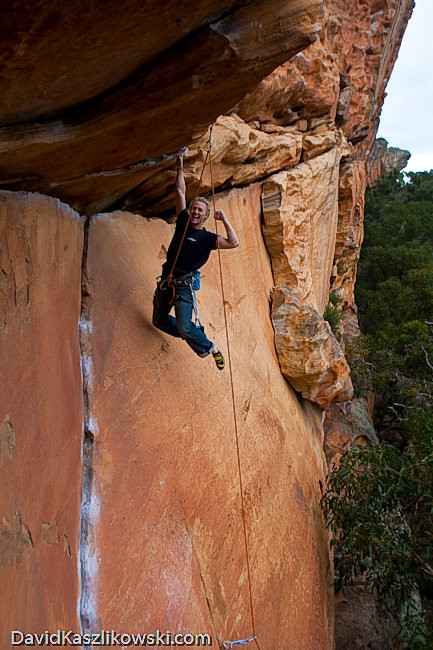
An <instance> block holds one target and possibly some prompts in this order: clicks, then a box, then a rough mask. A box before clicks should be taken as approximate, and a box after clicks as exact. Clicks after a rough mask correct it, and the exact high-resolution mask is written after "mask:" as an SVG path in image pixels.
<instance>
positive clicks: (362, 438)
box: [323, 398, 378, 464]
mask: <svg viewBox="0 0 433 650" xmlns="http://www.w3.org/2000/svg"><path fill="white" fill-rule="evenodd" d="M370 411H371V409H370V408H369V405H368V403H367V401H366V400H365V399H364V398H356V399H352V400H350V401H349V402H346V403H344V404H333V405H332V406H330V407H329V408H327V409H326V411H325V420H324V422H323V428H324V431H325V453H326V457H327V459H328V462H329V464H331V463H332V462H333V461H335V460H338V457H339V456H341V454H342V453H343V452H344V451H345V450H346V449H348V448H349V447H351V446H352V445H353V444H356V445H358V444H369V445H377V444H378V438H377V435H376V432H375V430H374V427H373V422H372V419H371V412H370Z"/></svg>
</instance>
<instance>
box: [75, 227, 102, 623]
mask: <svg viewBox="0 0 433 650" xmlns="http://www.w3.org/2000/svg"><path fill="white" fill-rule="evenodd" d="M89 227H90V218H87V219H86V222H85V225H84V246H83V261H82V268H81V315H80V320H79V341H80V356H81V373H82V381H83V405H84V407H83V408H84V418H83V447H82V468H83V469H82V472H83V473H82V487H81V512H80V538H79V553H78V574H79V584H80V590H79V596H78V603H77V607H78V617H79V619H80V624H81V629H82V633H83V634H86V633H90V632H92V631H93V630H94V629H95V628H96V627H97V624H98V622H97V615H96V609H97V602H96V582H97V576H98V568H99V553H98V548H97V546H96V538H95V527H96V525H97V523H98V519H99V499H98V497H97V495H96V492H95V485H94V477H93V458H94V449H95V436H96V435H97V433H98V426H97V423H96V420H95V419H94V418H93V417H92V415H91V407H90V397H91V390H92V362H91V354H90V353H91V340H90V337H91V334H92V322H91V320H90V308H91V294H90V292H89V280H88V277H87V250H88V239H89Z"/></svg>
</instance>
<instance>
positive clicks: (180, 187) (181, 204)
mask: <svg viewBox="0 0 433 650" xmlns="http://www.w3.org/2000/svg"><path fill="white" fill-rule="evenodd" d="M185 194H186V185H185V177H184V175H183V156H182V154H179V156H178V157H177V174H176V217H178V216H179V213H180V212H182V210H185V208H186V198H185Z"/></svg>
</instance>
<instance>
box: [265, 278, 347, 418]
mask: <svg viewBox="0 0 433 650" xmlns="http://www.w3.org/2000/svg"><path fill="white" fill-rule="evenodd" d="M272 323H273V325H274V329H275V346H276V348H277V354H278V360H279V362H280V366H281V372H282V373H283V375H284V376H285V377H286V379H288V381H289V382H290V384H291V385H292V386H293V387H294V388H295V389H296V390H297V391H299V392H300V393H301V394H302V396H303V397H305V398H306V399H309V400H311V401H312V402H316V403H317V404H320V405H321V406H326V405H328V404H333V403H336V402H345V401H347V400H349V399H350V398H351V397H352V395H353V388H352V382H351V380H350V377H349V374H350V371H349V366H348V365H347V363H346V360H345V358H344V355H343V352H342V350H341V348H340V346H339V344H338V341H337V339H336V338H335V336H334V335H333V333H332V331H331V327H330V326H329V324H328V323H327V322H326V321H324V320H323V318H322V317H321V316H320V314H318V313H317V311H316V310H315V309H313V308H312V307H308V306H306V305H305V303H304V302H303V301H302V300H301V299H300V296H299V295H298V294H296V292H294V291H292V290H291V289H289V287H286V286H284V285H280V286H277V287H276V288H275V289H274V291H273V294H272Z"/></svg>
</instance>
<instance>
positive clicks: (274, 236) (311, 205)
mask: <svg viewBox="0 0 433 650" xmlns="http://www.w3.org/2000/svg"><path fill="white" fill-rule="evenodd" d="M341 153H342V149H341V147H333V148H332V149H331V150H330V151H328V152H326V153H324V154H322V155H321V156H318V157H317V158H314V159H312V160H310V161H309V162H306V163H303V164H301V165H298V166H296V167H294V168H293V169H290V170H289V171H286V172H280V173H279V174H275V175H274V176H272V177H271V178H270V179H269V180H267V181H265V182H264V183H263V191H262V205H263V220H264V223H263V234H264V236H265V241H266V246H267V249H268V251H269V255H270V257H271V262H272V272H273V275H274V280H275V284H284V285H287V286H290V287H292V288H293V289H295V290H296V291H298V292H299V294H300V296H301V298H302V301H303V302H304V303H305V304H306V305H310V306H312V307H314V308H315V309H317V310H318V311H319V312H320V313H322V314H323V311H324V309H325V307H326V304H327V302H328V295H329V281H330V278H331V272H332V266H333V257H334V242H335V234H336V230H337V215H338V169H339V162H340V157H341Z"/></svg>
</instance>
